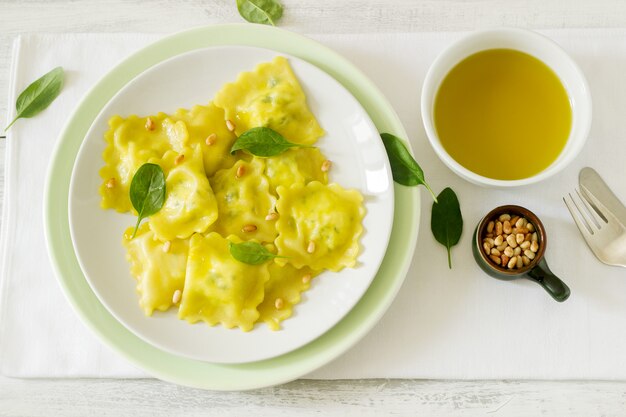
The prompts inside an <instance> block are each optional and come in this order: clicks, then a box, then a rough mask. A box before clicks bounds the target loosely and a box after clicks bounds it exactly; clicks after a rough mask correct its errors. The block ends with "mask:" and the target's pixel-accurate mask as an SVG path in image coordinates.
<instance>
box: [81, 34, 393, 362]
mask: <svg viewBox="0 0 626 417" xmlns="http://www.w3.org/2000/svg"><path fill="white" fill-rule="evenodd" d="M276 55H279V54H278V53H276V52H274V51H271V50H267V49H260V48H251V47H240V46H227V47H214V48H207V49H201V50H196V51H193V52H189V53H186V54H182V55H179V56H176V57H174V58H171V59H169V60H167V61H164V62H162V63H160V64H158V65H156V66H154V67H152V68H151V69H149V70H148V71H146V72H144V73H142V74H141V75H139V76H138V77H136V78H135V79H134V80H132V81H131V82H130V83H128V84H127V85H126V86H125V87H124V88H123V89H121V90H120V91H119V92H118V93H117V95H115V97H113V98H112V99H111V101H110V102H109V103H108V104H107V105H106V106H105V107H104V109H103V110H102V112H101V113H100V114H99V115H98V117H97V118H96V120H95V121H94V123H93V124H92V126H91V128H90V130H89V132H88V133H87V136H86V137H85V139H84V141H83V144H82V146H81V148H80V151H79V153H78V156H77V158H76V162H75V165H74V170H73V172H72V179H71V184H70V194H69V222H70V230H71V235H72V241H73V244H74V250H75V252H76V256H77V258H78V261H79V263H80V266H81V268H82V270H83V273H84V274H85V277H86V278H87V281H88V282H89V284H90V286H91V288H92V289H93V290H94V292H95V293H96V295H97V296H98V298H99V299H100V301H101V302H102V304H103V305H104V306H106V308H107V309H108V310H109V311H110V312H111V314H112V315H113V316H115V317H116V318H117V320H119V321H120V322H121V323H122V324H123V325H124V326H126V327H127V328H128V329H129V330H130V331H132V332H133V333H135V334H136V335H137V336H139V337H141V338H142V339H144V340H145V341H147V342H148V343H151V344H153V345H154V346H157V347H159V348H160V349H163V350H165V351H167V352H170V353H173V354H177V355H180V356H184V357H189V358H193V359H198V360H203V361H207V362H215V363H244V362H253V361H258V360H262V359H268V358H272V357H275V356H278V355H282V354H284V353H287V352H289V351H292V350H294V349H297V348H298V347H301V346H303V345H305V344H307V343H309V342H310V341H312V340H314V339H315V338H317V337H319V336H320V335H322V334H323V333H325V332H326V331H328V330H329V329H330V328H331V327H333V326H334V325H335V324H336V323H337V322H339V321H340V320H341V319H342V318H343V316H344V315H345V314H346V313H348V312H349V311H350V309H351V308H352V307H353V306H354V305H355V304H356V303H357V302H358V301H359V299H360V298H361V296H362V295H363V294H364V293H365V291H366V290H367V288H368V287H369V285H370V283H371V281H372V279H373V278H374V276H375V275H376V272H377V271H378V268H379V266H380V263H381V262H382V260H383V257H384V255H385V251H386V248H387V244H388V242H389V236H390V233H391V225H392V220H393V204H394V198H393V181H392V177H391V171H390V168H389V162H388V160H387V156H386V153H385V149H384V147H383V145H382V142H381V140H380V136H379V134H378V131H377V130H376V128H375V127H374V124H373V123H372V121H371V120H370V118H369V116H368V115H367V113H366V112H365V110H364V109H363V108H362V107H361V105H360V104H359V103H358V101H357V100H356V99H355V98H354V97H353V96H352V95H351V94H350V93H349V92H348V91H347V90H346V89H345V88H344V87H343V86H342V85H340V84H339V83H338V82H337V81H335V80H334V79H333V78H332V77H330V76H329V75H328V74H326V73H325V72H323V71H321V70H320V69H319V68H317V67H315V66H313V65H311V64H309V63H307V62H305V61H302V60H300V59H298V58H294V57H291V56H288V55H285V54H282V55H283V56H286V57H287V58H288V59H289V62H290V64H291V66H292V68H293V70H294V72H295V74H296V76H297V77H298V79H299V81H300V83H301V85H302V87H303V88H304V91H305V93H306V95H307V100H308V104H309V107H310V108H311V111H312V112H313V114H314V115H315V116H316V118H317V119H318V121H319V122H320V125H321V126H322V127H323V128H324V130H325V131H326V135H325V136H324V137H323V138H321V139H320V141H319V142H318V143H317V146H319V147H320V150H321V151H322V152H323V153H324V155H326V156H327V157H328V158H329V159H330V160H331V161H333V168H332V170H331V175H330V181H331V182H337V183H338V184H340V185H341V186H343V187H345V188H355V189H357V190H359V191H360V192H361V193H362V194H363V195H364V198H365V208H366V210H367V213H366V216H365V219H364V222H363V225H364V229H365V231H364V234H363V236H362V237H361V244H362V251H361V254H360V256H359V259H358V264H357V266H356V267H355V268H347V269H344V270H342V271H341V272H338V273H331V272H324V273H322V274H321V275H320V276H319V277H318V278H316V279H315V280H313V283H312V285H311V289H310V290H309V291H308V292H306V293H305V294H304V295H303V299H302V302H301V303H300V304H298V305H297V306H296V307H295V310H294V315H293V316H292V317H291V318H289V319H287V320H285V321H284V322H283V323H282V324H283V329H282V330H280V331H271V330H269V329H268V328H267V326H265V324H258V325H257V326H256V327H255V328H254V329H253V330H252V331H250V332H247V333H245V332H242V331H241V330H238V329H225V328H223V327H221V326H215V327H209V326H207V325H205V324H202V323H198V324H194V325H190V324H188V323H187V322H185V321H182V320H179V319H178V318H177V317H176V311H175V310H174V309H172V310H170V311H169V312H166V313H160V312H155V313H154V315H153V316H152V317H146V316H144V314H143V312H142V310H141V309H140V308H139V303H138V298H137V294H136V290H135V279H134V278H133V277H132V276H131V275H130V272H129V265H128V263H127V261H126V258H125V250H124V248H123V247H122V245H121V241H122V234H123V231H124V230H125V229H126V228H127V227H128V226H132V225H134V223H135V220H136V218H135V217H134V216H132V215H130V214H119V213H116V212H115V211H113V210H106V211H105V210H102V209H101V208H100V196H99V194H98V187H99V185H100V183H101V179H100V177H99V175H98V170H99V169H100V167H101V166H102V165H103V160H102V152H103V151H104V148H105V142H104V139H103V135H104V132H105V131H106V130H107V128H108V124H107V122H108V119H109V118H110V117H111V116H113V115H116V114H119V115H122V116H127V115H130V114H139V115H148V114H155V113H157V112H159V111H163V112H166V113H171V112H174V111H175V110H176V109H178V108H181V107H184V108H190V107H191V106H193V105H194V104H204V103H207V102H209V101H210V100H211V99H212V98H213V96H214V95H215V93H216V92H217V91H218V90H219V89H220V88H221V87H222V86H223V85H224V84H225V83H226V82H230V81H234V80H235V79H236V77H237V75H238V74H239V73H240V72H242V71H251V70H253V69H254V67H255V66H256V65H257V64H258V63H260V62H264V61H270V60H272V59H273V58H274V57H275V56H276Z"/></svg>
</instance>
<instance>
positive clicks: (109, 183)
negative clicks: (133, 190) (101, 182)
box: [105, 178, 115, 190]
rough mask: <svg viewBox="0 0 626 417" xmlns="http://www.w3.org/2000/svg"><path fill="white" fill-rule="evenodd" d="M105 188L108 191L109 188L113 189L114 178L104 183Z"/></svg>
mask: <svg viewBox="0 0 626 417" xmlns="http://www.w3.org/2000/svg"><path fill="white" fill-rule="evenodd" d="M105 186H106V187H107V188H108V189H109V190H110V189H111V188H114V187H115V178H109V180H108V181H107V182H106V184H105Z"/></svg>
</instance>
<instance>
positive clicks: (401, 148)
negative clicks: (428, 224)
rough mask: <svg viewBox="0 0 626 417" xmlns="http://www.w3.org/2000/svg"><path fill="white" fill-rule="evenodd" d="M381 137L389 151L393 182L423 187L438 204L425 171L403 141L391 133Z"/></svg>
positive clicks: (383, 134) (382, 134)
mask: <svg viewBox="0 0 626 417" xmlns="http://www.w3.org/2000/svg"><path fill="white" fill-rule="evenodd" d="M380 137H381V139H382V140H383V144H384V145H385V150H387V156H388V157H389V163H390V164H391V174H392V175H393V180H394V181H395V182H397V183H398V184H402V185H406V186H413V185H423V186H424V187H426V189H427V190H428V191H430V195H432V196H433V200H435V202H437V197H435V193H433V190H431V188H430V186H429V185H428V184H427V183H426V180H425V179H424V171H422V168H421V167H420V166H419V164H418V163H417V162H416V161H415V159H413V157H412V156H411V154H410V153H409V150H408V149H407V148H406V146H405V145H404V143H403V142H402V140H401V139H400V138H398V137H397V136H394V135H392V134H391V133H381V135H380Z"/></svg>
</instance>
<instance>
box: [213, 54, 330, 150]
mask: <svg viewBox="0 0 626 417" xmlns="http://www.w3.org/2000/svg"><path fill="white" fill-rule="evenodd" d="M214 103H215V105H216V106H218V107H221V108H223V109H224V111H225V112H226V115H225V116H226V119H228V120H231V121H232V122H234V124H235V133H237V136H239V135H241V134H242V133H243V132H245V131H246V130H249V129H251V128H253V127H259V126H265V127H269V128H271V129H273V130H275V131H277V132H278V133H280V134H281V135H283V136H284V137H285V138H286V139H287V140H289V141H291V142H295V143H301V144H305V145H311V144H313V143H315V142H316V141H317V139H318V138H319V137H321V136H322V135H323V134H324V131H323V130H322V128H321V127H320V125H319V124H318V123H317V120H315V117H314V116H313V114H312V113H311V111H310V110H309V108H308V106H307V104H306V96H305V95H304V92H303V91H302V87H301V86H300V83H299V82H298V80H297V79H296V77H295V75H294V73H293V72H292V70H291V67H290V66H289V62H288V61H287V59H285V58H284V57H281V56H279V57H276V58H274V60H273V61H272V62H266V63H262V64H259V65H257V67H256V69H255V70H254V71H253V72H243V73H241V74H239V77H237V81H236V82H234V83H229V84H226V85H225V86H224V87H223V88H222V89H221V90H220V91H219V92H218V93H217V95H216V96H215V100H214Z"/></svg>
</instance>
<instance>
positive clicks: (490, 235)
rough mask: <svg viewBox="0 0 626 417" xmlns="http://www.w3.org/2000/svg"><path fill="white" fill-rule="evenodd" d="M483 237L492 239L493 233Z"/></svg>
mask: <svg viewBox="0 0 626 417" xmlns="http://www.w3.org/2000/svg"><path fill="white" fill-rule="evenodd" d="M485 237H490V238H493V233H487V234H486V235H485Z"/></svg>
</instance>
